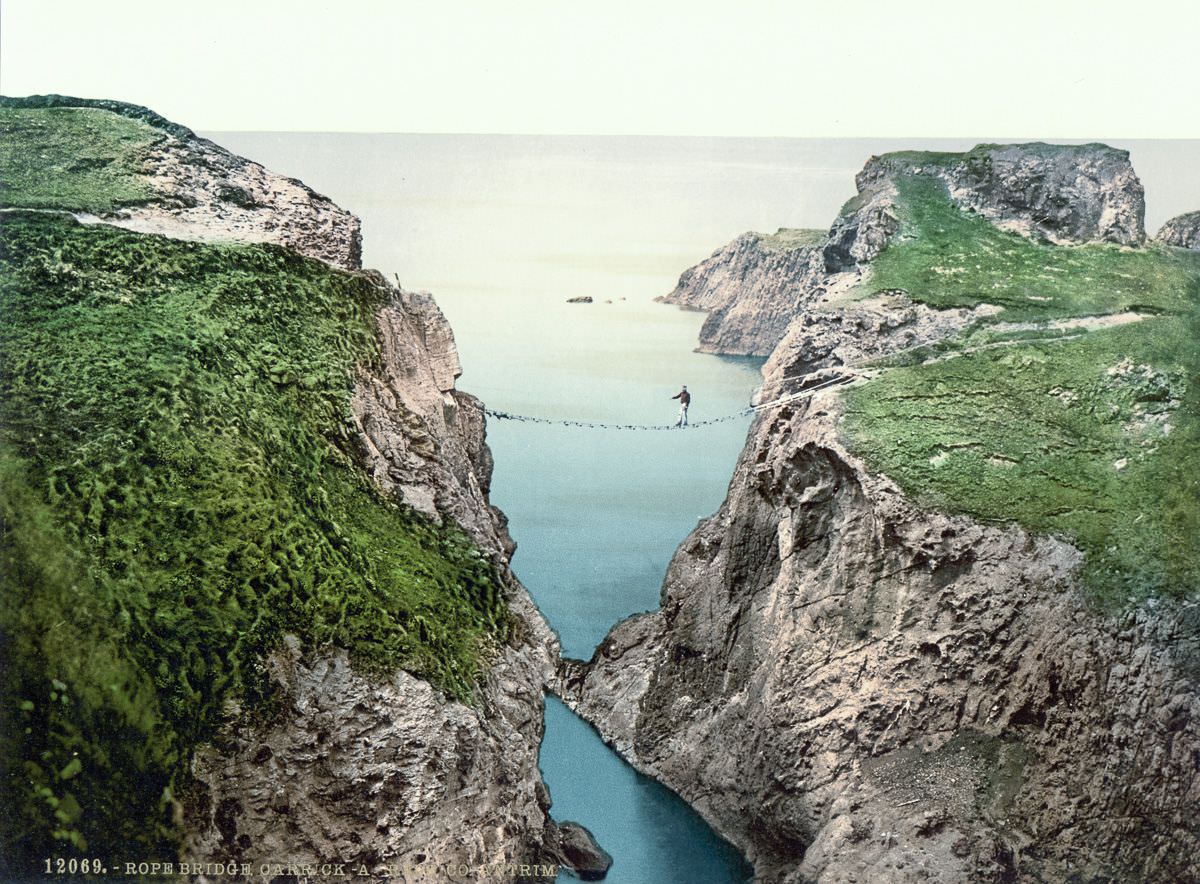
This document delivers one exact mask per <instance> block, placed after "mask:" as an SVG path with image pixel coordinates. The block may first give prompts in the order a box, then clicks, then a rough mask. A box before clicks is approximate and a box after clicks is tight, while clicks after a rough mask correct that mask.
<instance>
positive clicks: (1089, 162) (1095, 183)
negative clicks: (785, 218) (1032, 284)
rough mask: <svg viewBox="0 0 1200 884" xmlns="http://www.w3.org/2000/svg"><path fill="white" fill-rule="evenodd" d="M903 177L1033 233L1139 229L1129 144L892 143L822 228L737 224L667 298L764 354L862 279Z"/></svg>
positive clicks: (720, 343)
mask: <svg viewBox="0 0 1200 884" xmlns="http://www.w3.org/2000/svg"><path fill="white" fill-rule="evenodd" d="M911 176H921V177H924V178H926V179H931V180H936V181H937V182H938V183H939V185H940V186H941V187H943V188H944V189H945V191H946V194H947V196H948V198H949V200H950V201H951V202H952V203H953V204H954V205H956V206H958V207H959V208H961V209H964V210H966V211H968V212H971V213H977V214H978V215H979V216H981V217H984V218H987V219H988V220H990V221H992V222H993V223H995V225H996V226H997V227H999V228H1002V229H1004V230H1010V231H1014V232H1017V233H1020V234H1021V235H1023V236H1026V237H1029V238H1033V239H1038V240H1045V241H1048V242H1053V243H1059V244H1069V243H1084V242H1112V243H1118V244H1121V245H1130V246H1133V245H1138V244H1140V243H1142V242H1143V241H1144V240H1145V230H1144V229H1143V219H1144V217H1145V199H1144V192H1143V189H1142V185H1141V182H1139V181H1138V179H1137V176H1136V175H1135V174H1134V171H1133V167H1132V166H1131V165H1130V163H1129V154H1128V152H1126V151H1120V150H1115V149H1113V148H1110V147H1107V146H1104V145H1094V144H1093V145H1083V146H1078V147H1075V146H1071V147H1064V146H1058V145H1041V144H1037V145H980V146H978V147H976V148H975V149H973V150H971V151H969V152H967V153H965V154H939V153H928V152H915V151H914V152H902V153H893V154H886V155H884V156H882V157H872V158H871V159H870V160H869V161H868V162H867V164H866V165H865V166H864V167H863V170H862V171H861V172H860V173H859V174H858V176H857V177H856V179H855V183H856V184H857V189H858V193H857V195H856V196H855V197H854V198H853V199H851V200H850V201H849V202H847V203H846V205H845V206H844V207H843V208H842V211H841V213H840V214H839V215H838V217H837V219H835V221H834V223H833V225H832V226H831V228H830V229H829V231H828V233H827V234H826V235H825V236H823V237H822V236H819V235H817V234H816V232H811V231H788V230H780V231H779V232H778V233H776V234H774V235H772V236H767V235H763V234H757V233H747V234H743V235H742V236H740V237H738V239H736V240H734V241H733V242H732V243H730V244H729V245H728V246H726V247H725V248H723V249H719V250H718V251H717V252H715V253H714V254H713V255H712V257H710V258H709V259H708V260H706V261H704V262H702V263H700V264H698V265H696V266H695V267H692V268H690V269H688V270H685V271H684V272H683V274H682V276H680V279H679V283H678V285H677V286H676V288H675V290H674V291H672V292H671V293H670V294H669V295H666V296H665V297H664V298H663V300H664V301H667V302H668V303H673V304H679V305H681V306H684V307H689V308H694V309H698V310H706V311H709V316H708V318H707V319H706V320H705V323H704V326H703V328H702V329H701V332H700V347H699V349H700V350H701V351H703V352H706V353H722V354H727V355H754V356H768V355H770V354H771V352H772V351H773V350H774V348H775V345H776V344H778V343H779V341H780V339H781V338H782V337H783V336H784V334H785V333H786V332H787V330H788V327H789V324H790V321H791V319H792V318H793V317H794V316H796V315H797V314H800V313H803V312H805V310H806V308H810V307H814V306H819V305H822V304H828V303H834V302H837V301H838V300H840V294H841V293H843V292H844V291H846V290H847V289H849V288H852V287H854V286H856V285H857V284H858V283H859V282H860V281H861V276H862V270H863V268H864V267H865V266H866V265H867V264H869V263H870V261H871V260H872V259H873V258H874V257H875V256H877V255H879V254H880V253H881V252H883V251H884V250H885V249H886V248H887V246H888V244H889V243H890V242H891V241H892V238H893V237H894V236H895V235H896V234H897V233H898V232H899V231H900V226H901V221H900V219H901V217H902V216H903V215H904V207H903V206H902V205H899V203H901V202H902V201H903V198H902V195H901V193H900V191H899V189H898V186H897V182H898V181H901V180H903V179H905V178H908V177H911ZM856 321H857V320H856V318H855V317H852V318H851V322H852V324H853V323H854V322H856ZM868 321H870V320H869V319H868Z"/></svg>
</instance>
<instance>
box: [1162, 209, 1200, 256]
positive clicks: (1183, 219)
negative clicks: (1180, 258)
mask: <svg viewBox="0 0 1200 884" xmlns="http://www.w3.org/2000/svg"><path fill="white" fill-rule="evenodd" d="M1154 238H1155V239H1157V240H1158V241H1159V242H1163V243H1166V244H1167V245H1169V246H1179V247H1180V248H1182V249H1200V212H1185V213H1184V214H1182V215H1176V216H1175V217H1174V218H1172V219H1171V220H1170V221H1168V222H1167V223H1166V224H1164V225H1163V226H1162V227H1160V228H1159V229H1158V233H1156V234H1155V235H1154Z"/></svg>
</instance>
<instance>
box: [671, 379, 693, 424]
mask: <svg viewBox="0 0 1200 884" xmlns="http://www.w3.org/2000/svg"><path fill="white" fill-rule="evenodd" d="M671 398H672V399H678V400H679V421H678V423H676V424H675V426H676V427H686V426H687V410H688V406H689V405H690V404H691V402H692V394H691V393H689V392H688V391H687V386H686V385H685V386H684V388H683V389H682V390H680V391H679V392H678V393H676V394H675V395H674V396H672V397H671Z"/></svg>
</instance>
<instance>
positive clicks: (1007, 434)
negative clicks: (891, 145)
mask: <svg viewBox="0 0 1200 884" xmlns="http://www.w3.org/2000/svg"><path fill="white" fill-rule="evenodd" d="M858 184H859V191H860V192H859V196H858V197H857V198H855V199H854V200H852V201H851V202H850V203H849V204H847V206H846V208H845V209H844V210H843V212H842V214H841V215H840V216H839V218H838V220H837V222H835V224H834V225H833V228H832V229H831V231H830V234H829V235H828V237H827V238H826V241H825V242H824V243H823V244H822V245H821V246H819V247H818V248H820V249H821V250H822V253H823V256H824V267H823V268H821V269H818V270H814V269H812V265H811V263H809V264H807V265H806V267H805V269H804V270H803V272H802V273H801V275H800V277H799V278H798V279H797V280H795V282H794V284H795V288H794V290H793V291H792V292H791V293H789V295H788V297H789V299H790V300H791V301H792V303H793V304H795V305H796V306H795V314H794V316H793V317H792V320H791V323H790V326H789V329H788V331H787V333H786V334H785V336H784V337H783V339H782V341H781V342H780V344H779V345H778V346H777V347H776V349H775V351H774V353H773V354H772V356H771V358H770V359H769V360H768V362H767V364H766V366H765V367H764V386H763V391H762V393H761V394H760V397H759V401H760V402H762V403H764V404H767V407H766V408H764V409H763V413H762V414H761V415H760V416H759V417H757V418H756V420H755V423H754V425H753V426H752V428H751V430H750V434H749V439H748V441H747V445H746V448H745V450H744V451H743V453H742V455H741V458H740V460H739V462H738V465H737V468H736V472H735V474H734V477H733V480H732V482H731V484H730V489H729V494H728V497H727V498H726V500H725V502H724V504H723V505H722V507H721V509H720V510H719V511H718V513H717V514H716V515H714V516H713V517H712V518H710V519H708V520H707V521H705V522H703V523H702V524H701V525H700V526H699V527H698V528H697V529H696V531H694V532H693V533H692V534H691V536H689V537H688V538H687V540H685V541H684V543H683V545H682V546H681V547H680V549H679V550H678V552H677V553H676V555H675V557H674V559H673V561H672V563H671V566H670V568H669V571H668V574H667V578H666V582H665V584H664V587H663V594H662V605H661V609H660V610H659V611H656V612H653V613H650V614H644V615H639V616H636V617H633V618H631V619H629V620H627V621H624V622H623V623H621V624H619V625H618V626H617V627H615V628H614V629H613V630H612V632H611V633H610V634H609V636H608V637H607V638H606V640H605V641H604V642H603V644H602V645H601V646H600V647H599V648H598V649H597V652H596V654H595V655H594V657H593V658H592V660H591V661H589V662H587V663H584V662H582V661H565V662H564V664H563V665H562V667H561V669H560V685H559V690H560V691H561V693H562V695H563V696H564V698H565V699H566V700H567V702H568V703H569V704H570V705H571V706H572V707H573V708H574V709H576V710H577V711H578V712H579V713H580V714H582V715H583V716H584V717H585V718H587V719H588V720H589V721H592V722H593V723H594V724H595V725H596V726H597V727H598V728H599V730H600V732H601V734H602V735H603V736H604V737H605V739H606V740H608V741H609V742H610V743H612V744H613V745H614V746H615V747H616V748H617V750H618V751H619V752H621V753H622V754H623V755H624V756H625V757H626V758H627V759H629V760H630V761H631V763H633V764H634V765H635V766H637V767H638V768H639V769H641V770H643V771H645V772H647V773H649V774H650V775H652V776H655V777H657V778H659V779H661V780H662V781H663V782H665V783H666V784H668V785H669V786H671V787H672V788H673V789H675V790H676V791H678V792H679V794H681V795H682V796H683V797H684V798H685V799H686V800H688V801H689V803H691V804H692V805H693V806H695V807H696V808H697V809H698V810H699V811H700V812H701V813H702V814H703V815H704V816H705V817H706V818H707V819H708V820H709V821H710V823H712V824H713V825H714V826H715V827H716V828H717V829H718V830H719V831H720V832H721V833H722V834H724V835H726V836H727V837H728V838H730V840H731V841H733V842H734V843H735V844H737V845H738V846H739V847H740V848H741V849H743V850H744V851H745V852H746V854H747V855H748V856H749V857H750V859H751V860H752V861H753V863H754V866H755V870H756V875H757V878H758V879H759V880H763V881H787V882H802V881H803V882H809V881H829V882H833V881H837V882H842V881H860V882H868V881H869V882H877V881H917V880H937V881H947V882H951V881H966V880H970V881H1011V880H1031V881H1032V880H1044V881H1066V880H1072V881H1100V880H1105V881H1111V880H1121V881H1162V882H1168V881H1181V880H1196V879H1197V878H1200V865H1198V864H1197V861H1196V857H1197V856H1200V825H1198V824H1197V822H1196V820H1195V818H1194V814H1193V813H1192V810H1193V809H1194V807H1195V806H1196V802H1197V800H1198V799H1200V775H1198V770H1200V767H1198V765H1197V762H1196V759H1197V758H1200V717H1198V716H1200V691H1198V690H1197V688H1198V686H1200V619H1198V614H1197V612H1198V610H1200V609H1198V608H1197V602H1196V597H1195V590H1194V586H1195V582H1194V581H1195V576H1194V573H1193V571H1192V570H1191V566H1190V565H1188V564H1187V560H1190V559H1191V557H1192V556H1194V552H1195V544H1196V534H1195V530H1194V518H1195V516H1194V514H1195V513H1196V512H1197V510H1198V504H1200V501H1198V500H1197V493H1196V489H1195V486H1194V485H1190V486H1188V488H1187V489H1186V490H1183V491H1181V492H1179V493H1178V494H1176V493H1175V492H1173V491H1172V490H1171V488H1172V487H1173V485H1172V483H1175V482H1176V481H1177V480H1176V479H1171V478H1168V477H1169V476H1173V475H1182V474H1180V473H1176V472H1175V471H1176V470H1178V469H1180V468H1182V467H1183V466H1184V464H1185V463H1188V462H1190V458H1191V455H1188V454H1186V453H1185V450H1184V448H1183V447H1178V448H1177V447H1174V446H1175V444H1176V442H1175V438H1173V435H1172V434H1173V433H1177V432H1180V431H1182V432H1184V433H1185V434H1188V436H1189V438H1194V436H1193V435H1192V434H1194V433H1195V432H1196V430H1195V424H1194V423H1192V422H1191V421H1190V418H1188V417H1186V416H1185V415H1184V413H1183V412H1182V411H1181V410H1180V409H1181V408H1182V406H1181V402H1183V401H1184V400H1187V401H1193V398H1192V397H1195V396H1196V395H1197V391H1196V389H1195V386H1194V384H1195V382H1194V380H1193V381H1191V382H1190V383H1191V384H1192V386H1190V387H1188V386H1186V383H1185V382H1184V381H1183V380H1182V378H1183V377H1184V376H1185V375H1187V374H1188V372H1194V371H1195V368H1196V366H1195V362H1196V359H1195V357H1194V356H1193V355H1190V354H1193V353H1194V351H1195V346H1194V340H1195V338H1194V335H1195V334H1196V332H1197V329H1198V328H1200V322H1198V318H1197V313H1198V305H1197V302H1196V292H1197V291H1200V266H1197V265H1196V263H1195V262H1185V263H1184V264H1178V263H1176V262H1177V260H1178V259H1177V258H1176V257H1175V256H1174V255H1172V254H1170V253H1168V252H1166V251H1164V250H1157V249H1154V248H1148V249H1147V250H1144V251H1141V250H1130V249H1129V246H1134V245H1137V244H1138V243H1140V242H1141V241H1142V239H1143V234H1142V231H1141V211H1142V192H1141V187H1140V185H1139V184H1138V183H1137V181H1136V178H1135V177H1134V176H1133V174H1132V170H1131V169H1130V168H1129V167H1128V163H1127V160H1126V159H1125V157H1124V156H1123V155H1122V154H1121V153H1120V152H1117V151H1113V150H1110V149H1108V148H1103V147H1096V146H1089V147H1086V148H1062V149H1056V148H1052V147H1048V146H1046V145H1031V146H1026V147H1021V146H1010V147H1003V148H993V147H985V148H977V149H976V150H975V151H972V152H970V153H968V154H965V155H936V154H935V155H926V154H900V155H891V156H888V157H883V158H878V159H873V160H872V161H870V162H869V163H868V164H867V167H866V168H865V169H864V171H863V173H862V174H861V175H860V176H859V178H858ZM1002 228H1003V229H1002ZM1079 240H1086V241H1088V242H1093V241H1096V240H1100V241H1108V242H1111V243H1113V244H1111V245H1104V244H1090V245H1070V246H1060V245H1055V243H1058V242H1076V241H1079ZM737 254H738V250H737V249H734V250H732V251H731V253H730V258H731V259H732V260H731V264H733V262H734V261H736V260H737ZM734 266H736V265H734ZM1181 267H1183V268H1186V270H1185V271H1184V272H1183V273H1181V274H1179V275H1172V274H1175V273H1176V272H1177V271H1179V269H1180V268H1181ZM1168 268H1170V270H1168ZM731 269H732V268H731ZM706 272H707V273H708V275H709V277H711V278H715V277H716V276H717V273H718V271H717V268H715V267H711V266H710V267H708V268H707V271H706ZM1160 273H1162V274H1164V276H1163V277H1162V279H1169V280H1170V281H1169V282H1161V281H1160V282H1154V283H1150V282H1147V283H1146V284H1144V285H1141V286H1138V287H1137V288H1136V290H1135V289H1133V288H1131V286H1130V282H1129V281H1130V280H1131V279H1135V278H1137V277H1138V275H1139V274H1145V276H1146V277H1147V278H1150V277H1154V278H1155V279H1159V277H1158V276H1157V274H1160ZM1072 274H1077V275H1078V276H1079V277H1080V279H1079V281H1078V283H1075V282H1073V281H1072V280H1073V279H1074V277H1073V276H1072ZM732 277H733V272H731V278H732ZM685 278H687V275H686V274H685ZM756 284H757V283H756ZM710 303H714V304H717V303H722V302H721V301H720V300H718V299H713V300H712V301H710ZM725 303H728V302H725ZM1135 304H1142V305H1150V306H1153V307H1154V309H1156V310H1158V309H1164V310H1166V309H1169V310H1170V311H1171V315H1170V316H1162V317H1157V318H1147V317H1145V316H1143V315H1141V314H1136V313H1130V312H1129V311H1130V308H1131V306H1133V305H1135ZM697 306H702V305H697ZM1168 342H1169V343H1168ZM1160 344H1164V345H1165V349H1162V348H1160V346H1159V345H1160ZM1189 365H1190V366H1192V368H1187V367H1186V366H1189ZM831 371H832V372H836V373H838V374H842V375H845V374H849V375H850V376H851V377H854V378H857V383H856V384H855V385H853V386H851V387H850V388H845V389H835V390H824V391H822V392H819V393H817V394H816V395H814V396H813V397H811V398H808V399H803V398H801V399H797V400H792V401H791V402H789V403H785V404H781V405H779V406H774V407H772V406H770V405H769V403H771V402H773V401H775V400H776V399H778V398H780V397H781V396H784V395H790V394H795V393H797V392H800V391H803V390H804V389H805V388H808V387H813V386H816V385H817V384H818V383H819V382H820V381H821V380H822V379H823V378H825V377H827V376H829V374H830V372H831ZM1135 376H1136V377H1138V378H1159V379H1161V381H1150V382H1149V383H1151V384H1157V383H1162V384H1165V385H1166V386H1164V387H1161V388H1157V389H1161V390H1163V391H1164V392H1163V393H1150V392H1149V390H1148V388H1146V389H1145V390H1144V391H1142V392H1137V393H1129V392H1127V391H1129V390H1130V389H1131V388H1129V387H1128V386H1127V385H1128V384H1129V383H1135V384H1140V383H1142V381H1140V380H1139V381H1136V382H1134V381H1132V380H1131V379H1132V378H1133V377H1135ZM1169 377H1171V378H1179V379H1180V380H1179V381H1177V382H1176V381H1167V380H1166V379H1167V378H1169ZM1192 377H1193V378H1194V377H1195V375H1194V374H1193V375H1192ZM1175 383H1178V386H1171V384H1175ZM1167 387H1170V389H1171V391H1172V392H1169V393H1167V392H1165V391H1166V389H1167ZM1189 391H1190V392H1189ZM1159 396H1164V397H1165V398H1158V397H1159ZM1151 400H1154V401H1156V402H1160V403H1162V406H1163V407H1162V411H1161V412H1159V413H1161V415H1162V417H1161V418H1151V417H1150V416H1149V415H1150V414H1151V412H1158V409H1159V406H1157V405H1151V404H1150V403H1151ZM1101 415H1110V416H1111V417H1102V416H1101ZM1160 420H1161V421H1162V422H1165V423H1166V424H1170V425H1171V430H1168V432H1167V434H1166V435H1164V434H1162V433H1160V432H1159V431H1158V430H1157V429H1154V430H1151V429H1149V426H1150V424H1151V423H1157V422H1159V421H1160ZM1109 421H1111V423H1109ZM1081 449H1084V450H1081ZM1135 463H1136V464H1137V466H1133V467H1132V469H1133V470H1135V472H1132V473H1130V472H1125V471H1126V470H1127V469H1129V468H1131V466H1130V465H1133V464H1135ZM1142 470H1145V471H1146V472H1145V473H1143V472H1140V471H1142ZM1152 476H1153V477H1154V478H1151V477H1152ZM1113 477H1118V478H1117V479H1116V480H1115V481H1114V478H1113ZM1141 483H1145V484H1144V485H1142V484H1141ZM1168 498H1170V499H1169V500H1168ZM1122 507H1123V508H1124V509H1122ZM1172 513H1178V514H1179V516H1180V518H1179V519H1176V517H1175V515H1172ZM1184 513H1190V514H1191V515H1183V514H1184ZM1147 522H1149V523H1153V525H1154V527H1153V528H1152V529H1150V533H1149V534H1147V535H1145V537H1144V539H1139V540H1136V541H1132V540H1130V535H1129V534H1128V533H1127V532H1133V533H1138V532H1139V531H1141V530H1142V525H1144V523H1147ZM1155 534H1166V535H1169V536H1170V537H1171V544H1172V549H1181V550H1186V552H1183V553H1182V554H1181V555H1182V558H1177V557H1176V554H1175V552H1172V551H1171V549H1167V548H1166V547H1165V546H1159V547H1157V550H1158V551H1156V552H1150V553H1149V557H1148V558H1147V559H1140V560H1139V558H1138V556H1139V554H1138V553H1137V552H1136V551H1135V548H1137V549H1142V550H1149V549H1150V548H1151V547H1154V546H1155V541H1154V540H1153V536H1154V535H1155ZM1160 557H1161V558H1160ZM1151 560H1153V561H1151ZM1171 575H1173V576H1171Z"/></svg>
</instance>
